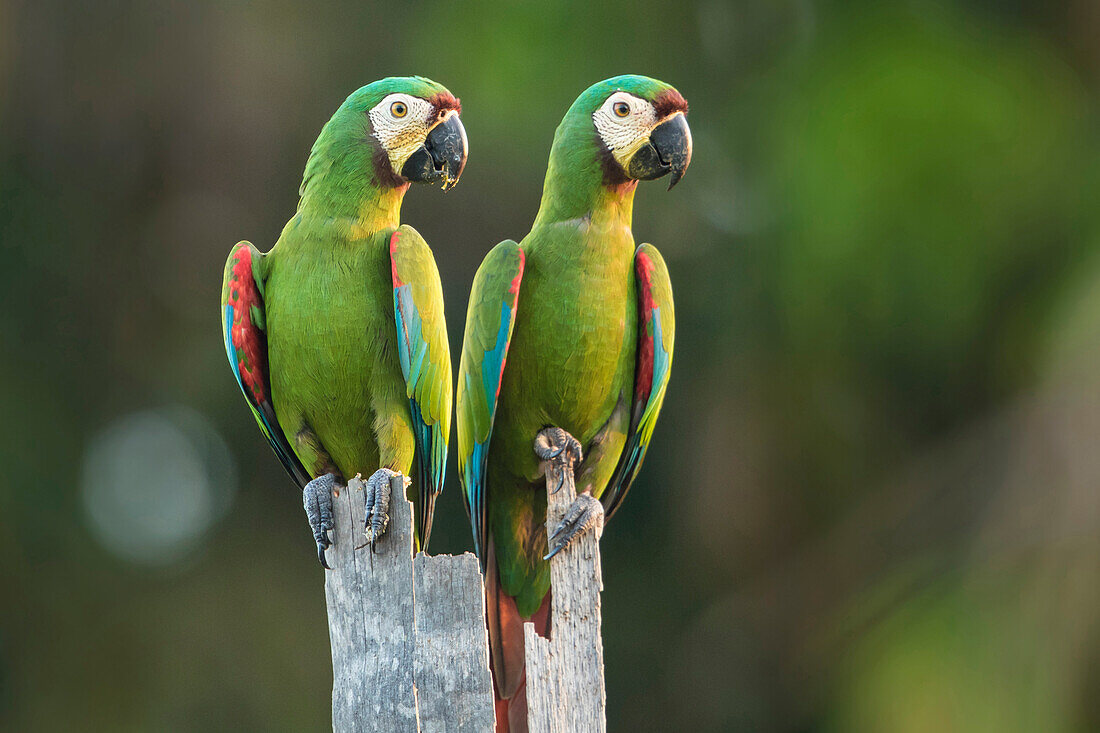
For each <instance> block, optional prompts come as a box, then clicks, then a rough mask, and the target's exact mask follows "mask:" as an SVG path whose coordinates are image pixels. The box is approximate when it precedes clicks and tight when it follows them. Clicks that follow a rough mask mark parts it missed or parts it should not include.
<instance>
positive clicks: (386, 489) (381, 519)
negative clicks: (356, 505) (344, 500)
mask: <svg viewBox="0 0 1100 733" xmlns="http://www.w3.org/2000/svg"><path fill="white" fill-rule="evenodd" d="M400 475H401V474H399V473H398V472H397V471H391V470H390V469H388V468H380V469H378V470H377V471H375V472H374V473H373V474H371V477H370V478H368V479H367V485H366V488H365V490H364V493H365V498H366V502H367V511H366V521H365V522H364V526H363V529H364V531H365V532H366V535H367V544H368V545H370V549H371V552H374V543H375V542H377V541H378V539H379V538H380V537H381V536H382V534H383V533H384V532H385V531H386V525H388V524H389V523H390V479H391V478H393V477H394V476H400Z"/></svg>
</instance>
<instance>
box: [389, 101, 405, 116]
mask: <svg viewBox="0 0 1100 733" xmlns="http://www.w3.org/2000/svg"><path fill="white" fill-rule="evenodd" d="M408 113H409V107H408V105H406V104H405V103H404V102H394V103H393V104H391V105H390V114H391V115H393V116H394V117H404V116H405V115H407V114H408Z"/></svg>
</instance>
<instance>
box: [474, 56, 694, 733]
mask: <svg viewBox="0 0 1100 733" xmlns="http://www.w3.org/2000/svg"><path fill="white" fill-rule="evenodd" d="M686 113H687V102H685V101H684V98H683V97H682V96H681V95H680V93H679V92H677V91H676V90H675V89H673V88H672V87H671V86H669V85H668V84H665V83H663V82H660V81H656V80H655V79H649V78H646V77H643V76H619V77H615V78H613V79H608V80H606V81H602V82H600V83H598V84H596V85H594V86H592V87H590V88H589V89H588V90H587V91H585V92H584V93H583V94H582V95H581V96H580V97H578V98H577V101H576V102H574V103H573V106H572V107H570V109H569V112H568V113H567V114H566V115H565V118H564V119H563V120H562V123H561V125H560V126H559V127H558V130H557V133H556V134H555V136H554V144H553V147H552V149H551V151H550V163H549V167H548V169H547V172H546V181H545V184H544V187H543V194H542V203H541V205H540V207H539V212H538V216H537V217H536V218H535V223H534V225H533V226H532V228H531V232H530V234H528V235H527V236H526V237H524V238H523V241H521V242H520V243H519V244H516V243H515V242H513V241H510V240H507V241H504V242H501V243H500V244H498V245H497V246H496V247H494V248H493V249H492V251H490V252H489V254H488V255H487V256H486V257H485V260H484V261H483V262H482V264H481V267H480V268H479V270H478V272H477V275H476V277H475V279H474V284H473V288H472V290H471V293H470V303H469V310H468V312H467V315H466V335H465V340H464V342H463V345H462V361H461V364H460V366H459V376H458V419H457V421H458V453H459V475H460V478H461V480H462V484H463V489H464V498H465V501H466V508H467V510H468V511H469V514H470V520H471V523H472V524H473V532H474V544H475V547H476V550H477V553H478V555H479V557H480V558H481V561H482V565H483V567H484V568H485V571H486V576H485V577H486V581H485V583H486V595H487V599H486V600H487V604H486V605H487V608H488V615H489V632H490V647H491V652H492V654H491V660H492V665H493V672H494V677H495V683H496V693H497V696H498V703H497V721H498V730H508V725H509V722H508V721H509V720H511V726H512V730H526V697H525V694H524V666H523V632H522V623H521V621H522V620H526V619H533V620H534V622H535V624H536V626H537V627H539V629H540V632H541V633H543V634H545V633H546V632H547V631H548V624H549V620H548V619H549V617H548V615H547V611H548V608H549V600H550V572H549V562H548V560H547V558H548V557H549V555H548V554H547V534H546V529H545V523H546V490H545V487H544V484H543V482H542V479H541V478H540V475H541V472H542V469H541V468H540V460H539V458H538V457H537V456H536V455H535V453H534V452H533V450H532V446H533V444H534V441H535V438H536V436H537V435H539V434H540V432H542V431H543V430H544V429H546V428H548V427H555V428H560V429H561V430H564V431H566V432H567V433H568V434H569V435H567V436H565V439H566V441H567V442H568V445H563V446H560V447H563V448H566V447H567V448H568V449H569V450H571V452H572V453H574V455H575V456H576V458H577V459H578V460H579V462H578V463H577V464H576V484H577V487H578V490H579V491H581V492H582V493H581V494H580V496H579V497H578V499H577V502H578V503H577V504H576V505H574V509H575V511H571V512H570V514H569V515H567V516H571V517H572V519H573V521H570V522H566V523H565V526H562V527H560V528H559V529H558V531H556V532H555V533H554V534H553V536H551V537H550V538H549V539H550V542H551V544H552V545H553V546H552V547H550V548H549V550H550V554H551V555H552V554H553V553H554V552H557V551H558V550H560V549H561V547H563V546H564V545H566V544H567V543H568V542H569V541H570V540H571V539H572V538H573V537H575V536H576V534H577V532H578V531H580V530H583V529H584V528H586V527H589V526H592V524H593V523H594V517H595V515H596V514H598V513H600V512H601V511H604V512H606V516H607V517H610V516H611V515H612V514H613V513H614V512H615V509H616V508H617V507H618V506H619V504H620V502H622V500H623V497H624V496H625V495H626V493H627V491H628V490H629V489H630V485H631V483H632V482H633V481H634V478H635V476H636V475H637V473H638V469H639V467H640V466H641V463H642V459H643V458H644V457H645V453H646V449H647V447H648V445H649V440H650V436H651V435H652V433H653V426H654V423H655V422H656V420H657V414H658V412H659V411H660V409H661V403H662V401H663V400H664V395H665V387H666V385H667V383H668V375H669V364H670V362H671V359H672V345H673V335H674V316H673V305H672V288H671V284H670V282H669V278H668V270H667V269H666V267H665V263H664V260H663V259H662V258H661V255H660V254H659V253H658V252H657V250H656V249H655V248H653V247H652V246H651V245H648V244H643V245H641V246H640V247H636V246H635V244H634V237H633V234H632V233H631V230H630V225H631V212H632V208H633V201H634V191H635V188H636V187H637V182H638V181H639V180H651V179H654V178H659V177H660V176H663V175H665V174H668V173H671V182H670V185H669V188H672V186H673V185H675V184H676V183H677V182H678V181H679V180H680V178H681V176H683V174H684V171H685V170H686V169H687V166H688V163H689V162H690V160H691V146H692V142H691V132H690V130H689V129H688V125H687V121H686V119H685V114H686ZM505 360H507V368H505ZM573 438H575V441H574V440H573ZM582 453H583V460H582V459H581V454H582ZM601 502H602V507H601ZM544 556H545V557H544Z"/></svg>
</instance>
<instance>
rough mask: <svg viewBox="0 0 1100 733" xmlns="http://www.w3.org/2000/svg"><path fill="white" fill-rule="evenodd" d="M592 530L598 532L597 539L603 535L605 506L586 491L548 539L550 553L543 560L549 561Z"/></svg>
mask: <svg viewBox="0 0 1100 733" xmlns="http://www.w3.org/2000/svg"><path fill="white" fill-rule="evenodd" d="M590 529H594V530H595V531H596V539H599V538H600V535H602V534H603V504H601V503H600V500H599V499H597V498H595V497H594V496H592V494H590V493H588V492H587V491H585V492H584V493H583V494H579V495H578V496H577V498H576V499H575V500H574V501H573V503H572V504H570V505H569V509H568V510H566V512H565V516H564V517H562V519H561V522H560V523H559V524H558V526H557V527H556V528H554V532H553V533H552V534H551V535H550V536H549V537H548V538H547V539H546V543H547V544H548V545H549V546H550V552H548V553H547V554H546V557H544V558H543V560H549V559H550V558H552V557H553V556H554V555H557V554H558V553H559V552H561V551H562V550H564V549H565V548H566V547H568V546H569V545H570V544H571V543H572V542H573V541H574V540H575V539H577V538H578V537H580V536H581V534H582V533H584V532H587V531H588V530H590Z"/></svg>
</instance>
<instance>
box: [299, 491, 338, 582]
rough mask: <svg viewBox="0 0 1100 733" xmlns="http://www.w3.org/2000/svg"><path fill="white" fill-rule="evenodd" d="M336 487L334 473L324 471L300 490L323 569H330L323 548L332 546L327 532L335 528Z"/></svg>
mask: <svg viewBox="0 0 1100 733" xmlns="http://www.w3.org/2000/svg"><path fill="white" fill-rule="evenodd" d="M334 488H336V475H335V474H332V473H326V474H325V475H324V476H318V477H317V478H315V479H313V480H312V481H310V482H309V483H308V484H306V487H305V488H304V489H303V490H302V504H303V505H304V506H305V509H306V518H307V519H309V526H310V529H312V530H313V540H314V542H316V543H317V559H318V560H320V561H321V566H322V567H323V568H325V570H332V568H330V567H329V565H328V563H327V562H325V550H327V549H328V548H329V547H331V546H332V540H330V539H329V536H328V533H329V532H330V531H331V530H333V529H335V528H336V524H335V522H334V521H333V517H332V490H333V489H334Z"/></svg>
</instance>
